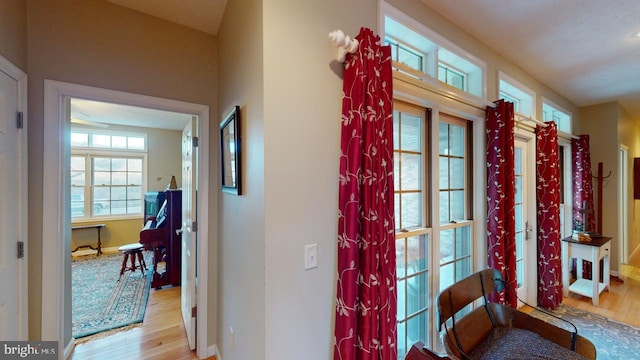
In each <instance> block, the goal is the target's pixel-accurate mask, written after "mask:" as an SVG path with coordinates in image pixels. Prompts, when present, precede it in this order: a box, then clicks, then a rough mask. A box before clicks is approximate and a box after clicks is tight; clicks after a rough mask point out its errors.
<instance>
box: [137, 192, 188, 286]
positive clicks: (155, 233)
mask: <svg viewBox="0 0 640 360" xmlns="http://www.w3.org/2000/svg"><path fill="white" fill-rule="evenodd" d="M165 195H166V196H165V200H164V202H163V204H162V206H161V207H160V210H159V211H158V214H157V215H156V216H155V217H149V219H148V220H147V222H146V224H145V225H144V228H143V229H142V230H141V231H140V243H141V244H142V245H143V246H144V248H145V249H146V250H153V278H152V279H151V287H153V288H156V289H159V288H160V287H162V286H164V285H180V279H181V277H182V276H181V272H182V235H180V234H179V233H176V230H180V229H181V228H182V190H166V191H165Z"/></svg>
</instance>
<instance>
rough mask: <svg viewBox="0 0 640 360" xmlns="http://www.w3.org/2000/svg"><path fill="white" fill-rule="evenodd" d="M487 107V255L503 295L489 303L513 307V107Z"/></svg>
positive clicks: (503, 104) (504, 104)
mask: <svg viewBox="0 0 640 360" xmlns="http://www.w3.org/2000/svg"><path fill="white" fill-rule="evenodd" d="M495 104H496V107H495V109H494V108H492V107H487V122H486V127H487V129H486V131H487V246H488V249H487V255H488V259H487V260H488V265H489V267H491V268H494V269H497V270H499V271H500V272H501V273H502V276H503V278H504V279H505V281H506V284H505V285H506V287H505V291H503V292H501V293H500V294H498V295H497V296H492V298H491V300H492V301H497V302H500V303H503V304H507V305H510V306H512V307H514V308H515V307H516V306H517V305H518V301H517V294H516V287H517V279H516V240H515V230H516V229H515V226H516V222H515V211H514V207H515V196H514V195H515V173H514V171H515V167H514V162H515V159H514V124H515V121H514V112H513V103H511V102H505V101H504V100H498V101H496V102H495Z"/></svg>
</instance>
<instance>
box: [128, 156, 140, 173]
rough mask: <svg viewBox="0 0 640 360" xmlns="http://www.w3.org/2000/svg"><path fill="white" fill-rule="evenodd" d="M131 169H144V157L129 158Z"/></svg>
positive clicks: (129, 167)
mask: <svg viewBox="0 0 640 360" xmlns="http://www.w3.org/2000/svg"><path fill="white" fill-rule="evenodd" d="M127 164H128V169H129V171H140V172H141V171H142V159H127Z"/></svg>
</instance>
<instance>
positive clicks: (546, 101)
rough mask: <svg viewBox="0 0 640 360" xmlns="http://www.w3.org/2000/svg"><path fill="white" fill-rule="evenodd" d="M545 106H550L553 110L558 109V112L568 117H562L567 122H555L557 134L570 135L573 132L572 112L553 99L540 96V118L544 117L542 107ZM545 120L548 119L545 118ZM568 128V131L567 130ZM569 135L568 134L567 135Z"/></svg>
mask: <svg viewBox="0 0 640 360" xmlns="http://www.w3.org/2000/svg"><path fill="white" fill-rule="evenodd" d="M545 107H551V108H552V109H553V110H555V111H558V112H560V113H562V114H563V115H564V116H566V117H568V119H564V120H565V121H566V122H568V124H564V123H562V124H558V123H556V125H558V134H559V135H563V134H564V135H565V137H566V135H567V134H568V135H570V134H571V133H572V132H573V114H572V113H571V111H569V110H567V109H565V108H563V107H562V106H560V105H558V104H556V103H554V102H553V101H551V100H549V99H548V98H546V97H542V114H543V115H542V120H545V119H544V109H545ZM545 121H549V120H545ZM567 130H568V131H567ZM569 137H570V136H569Z"/></svg>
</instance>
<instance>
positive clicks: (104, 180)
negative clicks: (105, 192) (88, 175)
mask: <svg viewBox="0 0 640 360" xmlns="http://www.w3.org/2000/svg"><path fill="white" fill-rule="evenodd" d="M110 184H111V173H110V172H106V171H96V172H94V173H93V185H110Z"/></svg>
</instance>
